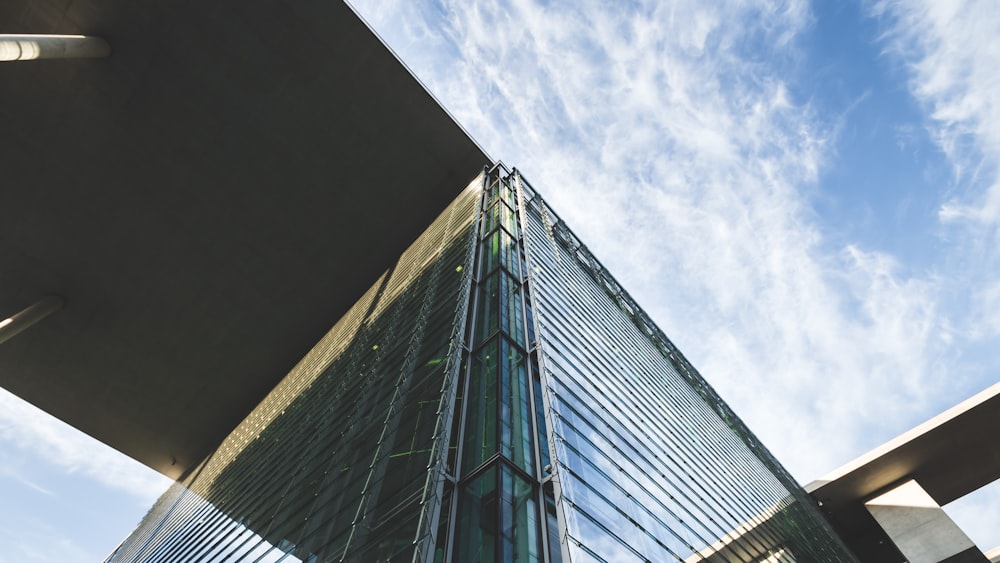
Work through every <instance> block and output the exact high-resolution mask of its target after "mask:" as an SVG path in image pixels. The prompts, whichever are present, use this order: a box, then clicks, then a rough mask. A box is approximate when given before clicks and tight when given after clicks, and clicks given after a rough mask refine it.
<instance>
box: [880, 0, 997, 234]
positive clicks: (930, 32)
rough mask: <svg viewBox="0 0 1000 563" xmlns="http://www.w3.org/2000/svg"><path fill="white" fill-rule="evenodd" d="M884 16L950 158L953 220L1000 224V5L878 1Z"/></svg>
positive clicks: (888, 41)
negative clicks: (952, 177) (953, 181)
mask: <svg viewBox="0 0 1000 563" xmlns="http://www.w3.org/2000/svg"><path fill="white" fill-rule="evenodd" d="M871 9H872V12H873V14H874V15H876V16H877V17H880V18H883V19H884V21H885V23H886V27H885V37H884V38H883V42H884V45H885V47H886V50H887V51H888V52H889V53H890V54H892V55H893V56H894V57H896V58H897V59H898V60H899V61H901V62H902V63H903V64H904V65H906V67H907V70H908V73H909V78H910V83H909V87H910V90H911V93H912V94H913V96H914V97H915V98H916V99H917V100H918V101H919V102H920V103H922V104H923V105H924V106H925V108H926V111H927V116H928V119H927V123H926V125H927V127H928V129H929V131H930V133H931V135H932V137H933V138H934V139H935V141H936V142H937V144H938V146H939V147H940V148H941V150H942V151H944V153H945V154H946V155H947V156H948V158H949V160H950V161H951V163H952V166H953V168H954V174H955V194H954V195H953V196H952V197H951V198H950V199H949V200H948V201H947V202H946V203H945V204H944V205H942V207H941V213H940V215H941V218H942V219H943V220H946V221H960V220H967V221H975V222H979V223H984V224H987V225H988V226H989V227H990V229H991V230H992V231H993V232H994V233H995V231H996V228H997V226H1000V177H998V166H1000V99H998V98H997V95H996V93H997V92H998V91H1000V74H998V73H997V71H996V69H997V65H998V64H1000V44H998V42H997V41H996V37H997V33H998V30H1000V11H998V10H997V9H996V5H995V4H994V3H993V2H990V1H988V0H964V1H960V2H934V1H931V0H924V1H917V2H899V1H896V0H884V1H880V2H877V3H875V4H874V5H873V6H872V8H871Z"/></svg>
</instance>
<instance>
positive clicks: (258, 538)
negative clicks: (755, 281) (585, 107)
mask: <svg viewBox="0 0 1000 563" xmlns="http://www.w3.org/2000/svg"><path fill="white" fill-rule="evenodd" d="M351 243H352V244H354V242H351ZM344 267H345V268H349V267H350V265H349V264H345V265H344ZM231 384H232V385H233V386H238V385H239V381H233V382H231ZM851 560H853V557H852V556H851V555H850V554H849V553H848V552H847V550H846V548H844V547H843V544H842V543H841V542H840V540H839V539H838V538H837V537H836V535H835V534H834V533H833V532H832V531H831V529H830V528H829V526H828V525H827V524H826V522H825V520H824V519H823V518H822V516H821V515H820V514H819V513H818V512H817V510H816V508H815V506H814V505H813V503H812V501H811V500H810V499H809V498H808V497H807V496H806V494H805V493H804V492H803V491H802V490H801V488H800V487H798V486H797V485H796V484H795V482H794V481H793V479H792V478H791V477H790V476H789V475H788V474H787V472H785V470H784V469H783V468H782V467H781V466H780V464H779V463H778V462H777V461H776V460H775V459H774V458H773V457H772V456H771V455H770V453H769V452H768V451H767V450H766V449H765V448H764V447H763V446H762V445H761V444H760V443H759V442H758V441H757V439H756V438H755V437H754V436H753V435H752V433H750V432H749V430H747V428H746V427H745V426H744V425H743V423H742V422H741V421H740V420H739V419H738V418H737V417H736V415H735V414H733V412H732V411H731V410H730V409H729V408H728V406H726V404H725V403H724V402H723V401H722V400H721V399H720V398H719V396H718V395H717V394H716V393H715V392H714V391H713V390H712V388H711V387H710V386H709V385H708V384H707V383H706V382H705V381H704V379H702V377H701V376H700V375H699V374H698V373H697V371H696V370H695V369H694V368H693V367H692V366H691V365H690V364H689V363H688V362H687V360H686V359H685V358H684V357H683V355H681V353H680V352H679V351H678V350H677V349H676V348H675V347H674V346H673V344H672V343H671V342H670V341H669V340H668V339H667V338H666V336H665V335H664V334H663V333H662V332H661V331H660V330H659V329H658V328H657V327H656V326H655V325H654V324H653V323H652V322H651V321H650V319H649V318H648V316H647V315H646V314H645V313H644V312H643V311H642V310H641V309H640V308H639V307H638V306H637V305H636V304H635V302H634V301H633V300H632V299H631V298H630V297H629V296H628V294H627V293H626V292H625V291H624V290H623V289H622V288H621V287H620V286H619V284H618V283H617V282H616V281H615V280H614V278H613V277H612V276H611V275H610V274H609V273H608V272H607V271H606V270H605V269H604V268H603V266H601V264H600V263H599V262H598V261H597V260H596V259H595V258H594V256H593V255H592V254H591V253H590V252H589V251H588V250H587V248H586V247H585V246H584V245H583V244H581V243H580V241H579V240H578V239H577V237H576V236H575V235H574V234H573V233H572V231H571V230H570V229H569V228H568V227H567V226H566V224H565V223H564V222H563V221H562V220H560V219H559V217H558V216H557V215H555V213H554V212H553V211H552V210H551V209H550V208H549V207H548V206H547V205H546V203H545V202H544V200H543V199H542V198H541V197H540V196H539V195H538V193H537V192H535V190H534V189H532V188H531V187H530V186H529V185H528V184H527V182H526V181H525V180H524V179H523V178H521V176H520V175H519V174H518V173H517V171H516V170H515V171H510V170H507V169H506V168H505V167H504V166H503V165H499V164H498V165H496V166H494V167H492V168H491V169H488V170H484V172H483V173H482V174H481V175H480V176H479V177H477V178H476V179H475V180H473V181H472V183H471V184H469V186H468V187H467V188H466V189H465V190H464V191H463V192H462V193H461V194H460V195H459V196H458V198H457V199H455V200H454V202H453V203H452V204H451V205H450V206H448V208H447V209H445V210H444V212H443V213H442V214H441V215H440V216H439V217H438V218H437V220H436V221H434V222H433V224H431V225H430V227H429V228H428V229H427V230H426V231H425V232H424V233H423V234H422V235H421V236H420V237H419V238H418V239H417V241H416V242H414V243H413V245H412V246H411V247H410V248H409V249H408V250H407V251H406V252H405V253H404V254H403V255H402V256H401V257H400V258H399V259H398V260H397V261H396V262H395V264H393V265H391V267H389V269H388V270H387V271H386V272H385V273H384V274H383V275H382V276H381V277H380V278H379V279H378V280H376V282H375V283H374V285H372V287H371V288H370V289H369V290H368V291H367V292H366V293H365V294H364V295H363V296H361V298H360V299H359V300H358V301H357V303H356V304H355V305H354V306H353V307H352V308H351V309H350V310H349V312H348V313H347V314H346V315H345V316H344V317H343V318H341V319H340V321H339V322H338V323H337V324H336V325H335V326H334V327H333V329H331V330H330V331H329V333H328V334H327V335H326V336H325V337H324V338H323V339H322V340H321V341H320V342H319V343H317V344H316V346H315V347H314V348H313V349H312V351H311V352H309V354H308V355H306V356H305V357H304V358H303V359H302V360H301V361H300V362H299V363H298V365H296V367H295V368H294V369H293V370H292V372H291V373H289V374H288V375H287V376H286V377H285V378H284V379H283V380H282V381H281V382H280V383H279V384H278V385H277V386H276V387H275V388H274V389H273V390H272V391H271V392H270V393H269V394H268V395H267V397H266V398H265V399H264V400H263V401H262V402H261V403H260V404H259V405H258V406H257V407H256V408H255V409H254V410H253V411H252V412H251V413H250V415H249V416H247V417H246V419H245V420H243V422H242V423H240V424H239V425H238V426H237V427H236V428H235V429H234V430H233V431H232V433H231V434H230V435H229V436H228V437H227V438H226V439H225V440H224V441H223V442H222V444H221V445H220V446H219V447H218V448H217V449H216V450H215V451H214V452H213V453H212V454H211V455H209V456H208V457H207V458H206V459H205V460H204V461H202V462H201V463H200V464H198V465H196V466H194V467H193V468H192V469H191V470H189V471H188V472H187V473H186V475H184V476H183V477H182V478H181V479H180V480H179V482H178V483H177V484H176V485H174V486H173V487H172V488H171V489H170V490H169V491H168V492H167V493H166V494H165V495H164V496H163V497H162V498H161V499H160V500H159V501H158V502H157V503H156V505H155V506H154V507H153V508H152V510H151V511H150V512H149V514H148V515H147V516H146V518H145V519H144V520H143V522H142V523H141V524H140V525H139V527H138V528H137V529H136V530H135V532H133V534H132V535H131V536H130V537H129V538H127V539H126V540H125V541H124V542H123V543H122V544H121V545H120V546H119V547H118V548H117V549H116V550H115V551H114V553H112V554H111V555H110V556H109V561H169V562H173V561H309V562H312V561H426V562H432V561H433V562H438V561H455V562H472V561H543V562H559V561H562V562H573V563H579V562H589V561H609V562H628V561H635V562H645V561H656V562H660V561H744V562H755V561H851Z"/></svg>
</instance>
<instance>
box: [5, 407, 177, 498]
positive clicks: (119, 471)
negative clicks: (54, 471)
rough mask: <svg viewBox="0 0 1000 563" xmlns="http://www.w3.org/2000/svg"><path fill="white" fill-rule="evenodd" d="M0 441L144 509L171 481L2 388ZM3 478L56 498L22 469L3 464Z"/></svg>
mask: <svg viewBox="0 0 1000 563" xmlns="http://www.w3.org/2000/svg"><path fill="white" fill-rule="evenodd" d="M0 440H2V441H3V442H6V443H7V444H10V445H13V446H14V447H16V448H20V449H22V450H27V451H30V452H32V453H34V454H36V455H39V456H41V457H43V458H44V459H46V460H48V462H50V463H51V464H53V465H55V466H59V467H62V468H64V469H65V470H66V471H68V472H69V473H80V474H83V475H87V476H88V477H89V478H91V479H93V480H95V481H97V482H99V483H102V484H104V485H105V486H108V487H111V488H115V489H119V490H123V491H125V492H127V493H130V494H132V495H134V496H135V497H136V502H137V503H140V504H142V505H148V504H152V503H153V501H154V500H156V498H157V497H158V496H159V495H160V493H162V492H163V491H164V490H165V489H166V488H167V486H168V485H169V484H170V482H171V481H170V480H169V479H167V478H166V477H163V476H161V475H158V474H156V473H154V472H153V471H152V470H148V469H144V468H142V466H141V464H140V463H139V462H137V461H135V460H133V459H130V458H127V457H125V456H123V455H121V454H120V453H118V452H116V451H115V450H113V449H112V448H111V447H110V446H107V445H105V444H102V443H100V442H98V441H97V440H95V439H93V438H91V437H89V436H87V435H85V434H83V433H82V432H80V431H78V430H75V429H73V428H70V427H69V426H67V425H66V424H65V423H63V422H61V421H59V420H57V419H56V418H53V417H52V416H50V415H48V414H46V413H44V412H42V411H40V410H39V409H38V408H37V407H34V406H32V405H30V404H28V403H26V402H24V401H22V400H21V399H19V398H17V397H15V396H14V395H12V394H10V393H9V392H7V391H5V390H3V389H0ZM4 475H6V476H8V477H9V478H12V479H15V480H18V481H22V482H24V481H28V482H26V483H25V484H26V485H27V486H28V487H30V488H32V489H35V490H37V491H39V492H40V493H43V494H47V495H50V496H51V495H53V494H54V493H53V492H52V491H50V490H48V489H46V488H45V487H43V486H41V485H39V484H37V483H35V482H34V481H31V480H30V478H29V477H28V476H25V475H23V472H22V471H21V470H20V469H18V468H16V467H8V466H6V465H5V464H4V463H3V462H0V477H2V476H4Z"/></svg>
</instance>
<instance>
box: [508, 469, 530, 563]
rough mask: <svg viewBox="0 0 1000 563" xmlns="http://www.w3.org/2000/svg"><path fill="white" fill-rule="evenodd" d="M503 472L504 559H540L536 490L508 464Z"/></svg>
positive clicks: (528, 560)
mask: <svg viewBox="0 0 1000 563" xmlns="http://www.w3.org/2000/svg"><path fill="white" fill-rule="evenodd" d="M502 475H503V493H504V494H503V501H502V502H501V504H500V514H501V516H500V518H501V523H502V526H503V527H502V529H501V540H502V541H501V544H500V552H501V560H502V561H527V562H531V561H538V554H539V549H538V545H539V544H538V542H539V536H538V508H537V506H536V505H537V503H536V501H535V496H534V490H533V488H532V486H531V485H530V484H529V483H528V482H527V481H525V480H524V479H522V478H520V477H518V476H517V475H515V474H514V472H513V471H511V470H510V468H508V467H506V466H505V467H504V468H503V474H502Z"/></svg>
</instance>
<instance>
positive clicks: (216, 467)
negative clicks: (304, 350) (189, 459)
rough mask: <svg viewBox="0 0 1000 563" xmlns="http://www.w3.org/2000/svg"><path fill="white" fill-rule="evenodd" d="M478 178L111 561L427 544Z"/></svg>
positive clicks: (375, 552) (463, 307) (350, 552)
mask: <svg viewBox="0 0 1000 563" xmlns="http://www.w3.org/2000/svg"><path fill="white" fill-rule="evenodd" d="M482 182H483V181H482V179H481V178H478V179H476V180H475V181H474V182H473V183H472V184H471V185H470V186H469V187H468V188H467V189H466V190H465V191H463V192H462V194H461V195H460V196H459V197H458V198H457V199H456V200H455V201H454V202H453V203H452V204H451V206H450V207H449V208H448V209H447V210H445V212H444V213H443V214H442V215H441V216H440V217H439V218H438V219H437V220H436V221H435V222H434V223H433V224H432V225H431V226H430V227H429V228H428V229H427V231H425V232H424V234H423V235H421V236H420V237H419V239H418V240H417V241H416V242H415V243H414V244H413V245H412V246H411V247H410V248H409V249H408V250H407V251H406V252H405V253H404V254H403V255H402V257H400V259H399V260H398V261H397V262H396V263H395V264H394V265H393V266H392V267H391V268H390V269H389V270H388V271H387V272H386V273H385V274H384V275H383V276H382V277H381V278H380V279H379V280H378V281H377V282H376V283H375V285H374V286H372V288H371V289H370V290H369V291H368V292H367V293H366V294H365V295H364V296H362V297H361V299H360V300H359V301H358V303H357V304H355V305H354V307H353V308H352V309H351V310H350V311H349V312H348V313H347V314H346V315H345V316H344V317H343V318H342V319H341V320H340V321H339V322H338V323H337V324H336V326H334V328H333V329H332V330H331V331H330V332H329V333H328V334H327V335H326V336H325V337H324V338H323V340H322V341H320V342H319V343H318V344H317V345H316V346H315V347H314V348H313V350H312V351H310V352H309V354H308V355H307V356H306V357H305V358H303V359H302V360H301V361H300V362H299V364H298V365H297V366H296V367H295V368H294V369H293V371H292V372H291V373H290V374H289V375H288V376H286V377H285V378H284V379H283V380H282V381H281V383H279V384H278V385H277V387H275V389H274V390H273V391H271V393H270V394H269V395H268V396H267V397H266V398H265V399H264V400H263V401H262V402H261V403H260V405H258V406H257V407H256V408H255V409H254V410H253V411H252V412H251V413H250V415H249V416H248V417H247V418H246V419H245V420H244V421H243V422H242V423H241V424H240V425H239V426H238V427H237V428H236V429H235V430H234V431H233V432H232V433H231V434H230V435H229V437H228V438H226V439H225V440H224V442H223V443H222V444H221V445H220V446H219V448H218V449H217V450H216V451H215V452H214V453H213V454H212V456H210V457H209V458H208V459H207V460H205V461H204V462H203V463H202V464H201V465H200V466H199V467H197V468H196V469H195V470H194V471H192V473H191V474H190V475H188V476H187V477H186V478H185V479H183V481H182V482H181V483H178V484H176V485H175V486H174V487H172V488H171V490H170V491H168V492H167V493H166V494H165V495H164V496H163V498H161V499H160V500H159V501H158V502H157V503H156V505H155V506H154V507H153V509H152V510H151V511H150V512H149V514H148V515H147V516H146V518H145V519H144V520H143V521H142V523H141V524H140V526H139V527H138V528H137V529H136V531H135V532H134V533H133V534H132V535H131V536H130V537H129V538H128V539H126V541H125V542H123V544H122V545H121V546H120V547H119V548H118V549H117V550H116V551H115V552H114V553H113V554H112V555H111V556H110V557H109V560H110V561H142V562H148V561H162V562H169V563H174V562H178V561H272V562H274V561H310V562H312V561H359V562H360V561H365V562H367V561H403V560H406V561H412V560H414V559H419V560H426V559H427V558H428V554H430V553H433V550H434V538H435V535H436V532H437V529H436V527H435V526H436V523H437V521H438V519H439V515H438V513H437V509H438V507H439V506H440V502H441V498H440V495H441V490H442V485H443V480H442V478H441V476H442V475H443V473H444V458H445V453H446V452H447V441H446V440H447V434H448V430H449V429H450V427H451V419H450V415H451V412H452V409H453V406H452V403H453V397H454V394H455V384H456V382H457V378H458V376H459V374H460V368H461V359H462V356H461V354H460V353H459V352H458V351H459V350H460V348H461V346H462V342H461V338H462V336H463V334H464V333H465V322H466V319H467V317H468V310H467V304H468V303H469V300H470V295H469V291H470V288H471V283H472V271H473V268H472V265H473V264H472V257H473V255H474V250H475V248H474V244H473V243H474V242H475V241H476V240H478V238H477V234H478V233H477V232H476V228H475V221H476V219H477V217H476V213H477V212H478V210H479V200H480V195H481V192H482V189H481V186H482ZM387 228H391V226H388V227H387ZM358 243H359V242H358V241H345V244H358ZM344 267H345V268H348V267H350V265H349V264H345V265H344ZM304 275H308V272H305V273H304ZM233 384H234V385H238V384H239V383H238V382H233Z"/></svg>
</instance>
